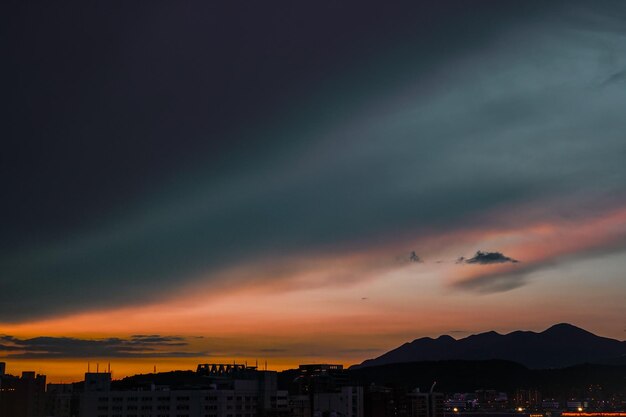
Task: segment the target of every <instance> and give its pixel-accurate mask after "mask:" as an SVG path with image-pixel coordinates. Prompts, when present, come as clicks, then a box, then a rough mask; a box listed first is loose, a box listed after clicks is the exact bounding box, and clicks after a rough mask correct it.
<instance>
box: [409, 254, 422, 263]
mask: <svg viewBox="0 0 626 417" xmlns="http://www.w3.org/2000/svg"><path fill="white" fill-rule="evenodd" d="M409 261H410V262H416V263H422V262H424V261H422V259H421V258H420V257H419V256H417V254H416V253H415V251H412V252H411V255H409Z"/></svg>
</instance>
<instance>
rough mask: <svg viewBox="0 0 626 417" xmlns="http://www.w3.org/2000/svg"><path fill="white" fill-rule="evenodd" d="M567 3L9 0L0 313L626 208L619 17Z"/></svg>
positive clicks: (102, 300) (70, 307)
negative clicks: (262, 263) (616, 82)
mask: <svg viewBox="0 0 626 417" xmlns="http://www.w3.org/2000/svg"><path fill="white" fill-rule="evenodd" d="M192 3H193V2H192ZM548 3H549V4H548ZM575 3H576V7H573V6H571V4H572V2H560V1H556V2H543V1H528V2H523V3H522V2H520V3H515V4H513V3H511V2H501V1H495V0H494V1H480V2H478V3H474V2H472V3H471V4H469V3H468V2H463V1H452V0H450V1H441V2H439V1H438V2H407V3H402V4H398V5H395V6H393V7H385V8H381V7H380V6H379V4H378V3H377V2H370V1H364V2H336V1H333V2H321V3H320V2H316V3H315V5H306V4H303V3H297V2H291V3H289V4H288V5H287V6H286V7H282V8H276V9H273V8H268V7H267V6H266V5H265V4H262V3H258V4H257V5H255V6H251V7H246V8H241V7H239V6H236V5H234V4H233V5H231V6H223V7H224V8H223V9H221V8H220V7H218V6H215V5H212V4H210V3H202V4H200V3H198V4H200V5H199V6H197V7H192V6H191V5H189V6H181V7H179V6H173V5H172V4H171V3H167V2H155V3H154V4H151V5H150V7H149V8H148V7H146V6H145V5H143V6H142V4H141V3H133V4H130V3H128V4H126V3H124V5H123V6H119V7H120V9H117V8H116V7H118V6H111V7H113V9H107V10H106V13H105V12H103V10H102V9H101V6H91V5H88V4H87V3H85V4H84V5H82V6H81V7H75V6H70V5H66V6H61V7H60V8H59V7H57V6H56V5H55V6H52V5H51V4H46V3H40V4H38V5H36V6H33V7H30V6H26V5H24V6H16V8H17V10H16V11H15V13H7V15H10V16H12V19H10V22H8V23H9V24H8V26H7V29H6V34H7V36H5V38H6V39H12V40H13V41H12V42H10V43H8V44H7V46H8V48H7V53H6V54H5V55H6V56H5V60H4V61H5V65H4V70H5V71H6V72H7V74H6V76H5V77H4V78H5V79H7V80H13V81H14V82H11V83H8V85H7V90H8V91H7V92H6V94H5V95H6V97H7V102H9V103H11V106H8V108H7V113H6V114H5V116H6V119H7V120H8V123H7V124H5V125H3V129H4V130H3V131H2V137H3V152H2V155H1V156H0V158H1V160H0V178H3V181H4V182H3V201H5V202H7V203H6V204H2V205H1V206H0V215H1V216H2V218H3V219H10V221H6V222H5V224H4V225H3V232H2V237H1V238H0V249H1V250H0V254H1V255H0V271H1V274H0V294H2V295H3V300H2V303H0V322H13V321H23V320H28V319H31V318H35V317H37V318H39V317H50V316H52V315H59V314H71V313H74V312H77V311H82V310H89V309H103V308H115V307H117V306H121V305H133V304H135V305H136V304H141V303H143V302H147V301H152V300H155V299H157V298H160V297H167V296H172V295H173V294H175V291H176V290H177V289H179V288H183V287H185V288H187V287H188V286H189V285H191V284H193V283H194V282H197V280H198V279H199V278H198V277H202V279H203V280H204V282H205V283H206V282H208V283H211V282H213V284H214V285H215V286H216V287H218V286H220V285H222V284H223V283H222V282H220V281H219V280H218V279H216V277H218V276H220V274H219V273H220V272H221V271H223V270H224V269H227V268H230V267H233V266H240V265H241V264H242V263H247V262H250V263H253V262H255V261H258V260H265V259H272V260H273V262H272V263H273V264H280V257H281V256H286V257H289V256H292V255H298V254H304V253H307V254H309V253H320V252H324V251H333V253H334V254H341V252H342V251H346V252H348V251H353V250H354V248H355V247H357V248H358V249H363V250H367V249H368V244H369V243H368V242H376V243H375V244H377V243H379V242H381V241H388V240H389V239H390V238H391V237H394V236H406V235H407V234H413V235H419V234H420V233H422V232H426V231H428V232H432V231H433V230H435V231H437V232H442V233H445V232H446V231H450V230H455V229H457V228H463V227H468V225H469V226H470V227H480V226H488V225H489V224H490V222H491V221H492V219H489V218H485V216H484V213H488V212H489V211H490V210H497V209H501V208H502V207H507V208H510V207H515V206H516V205H517V204H520V203H528V202H538V203H541V202H542V201H543V200H544V199H545V198H546V197H550V198H559V197H560V196H570V195H572V194H574V193H576V195H577V196H580V198H581V199H592V200H593V199H594V198H595V196H597V195H598V194H604V195H623V194H624V184H626V168H625V165H624V163H623V159H624V158H623V156H624V152H625V151H626V143H625V142H624V140H623V132H624V128H625V124H624V123H625V122H624V118H623V111H622V110H621V109H623V108H626V94H625V93H624V90H623V89H617V88H615V89H611V88H599V87H598V80H604V79H606V78H607V76H608V74H618V73H619V72H620V71H623V68H625V67H626V62H623V61H624V57H623V54H621V53H620V51H623V50H624V47H625V46H626V45H624V43H625V41H624V37H623V33H624V31H623V24H622V23H623V22H622V20H621V16H623V14H624V10H625V9H626V4H625V3H622V2H611V1H607V2H602V3H601V5H600V3H597V2H594V5H593V6H589V5H588V3H585V2H580V3H579V2H575ZM189 4H191V3H189ZM229 4H230V3H229ZM70 9H71V10H70ZM164 28H167V29H164ZM607 28H610V30H609V29H607ZM598 126H601V127H602V128H601V129H599V128H598ZM590 138H593V141H592V140H591V139H590ZM573 206H576V205H573ZM375 244H373V245H375ZM329 248H332V249H329ZM242 254H245V256H242Z"/></svg>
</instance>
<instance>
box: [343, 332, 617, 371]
mask: <svg viewBox="0 0 626 417" xmlns="http://www.w3.org/2000/svg"><path fill="white" fill-rule="evenodd" d="M490 359H500V360H507V361H513V362H517V363H520V364H522V365H524V366H527V367H529V368H534V369H547V368H563V367H567V366H573V365H577V364H582V363H603V364H623V363H625V362H626V341H619V340H615V339H609V338H606V337H601V336H596V335H595V334H593V333H590V332H588V331H586V330H584V329H581V328H579V327H576V326H573V325H571V324H567V323H561V324H556V325H554V326H552V327H550V328H549V329H547V330H545V331H543V332H541V333H536V332H531V331H519V330H518V331H515V332H512V333H509V334H505V335H503V334H499V333H497V332H494V331H491V332H486V333H480V334H476V335H471V336H468V337H466V338H463V339H459V340H456V339H454V338H453V337H451V336H447V335H445V336H440V337H438V338H437V339H433V338H430V337H424V338H421V339H416V340H414V341H412V342H410V343H405V344H403V345H402V346H400V347H398V348H396V349H393V350H391V351H389V352H387V353H385V354H383V355H381V356H379V357H377V358H375V359H368V360H366V361H364V362H363V363H361V364H360V365H355V366H354V368H362V367H368V366H378V365H386V364H393V363H405V362H419V361H441V360H490Z"/></svg>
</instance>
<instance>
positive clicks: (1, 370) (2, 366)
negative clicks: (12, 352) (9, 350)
mask: <svg viewBox="0 0 626 417" xmlns="http://www.w3.org/2000/svg"><path fill="white" fill-rule="evenodd" d="M6 371H7V364H6V362H0V376H2V375H4V374H5V373H6Z"/></svg>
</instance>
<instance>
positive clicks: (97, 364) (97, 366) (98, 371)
mask: <svg viewBox="0 0 626 417" xmlns="http://www.w3.org/2000/svg"><path fill="white" fill-rule="evenodd" d="M96 373H100V364H99V363H96Z"/></svg>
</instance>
